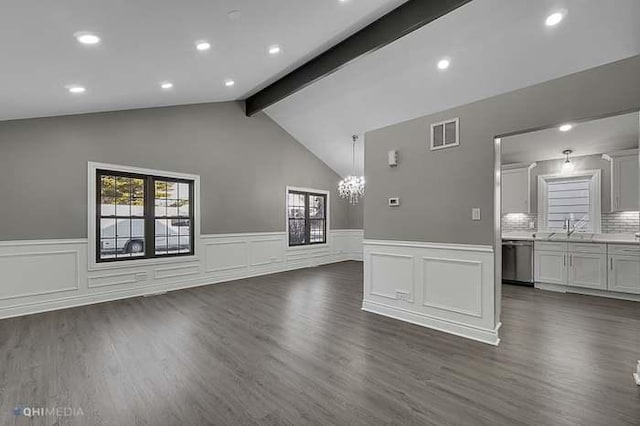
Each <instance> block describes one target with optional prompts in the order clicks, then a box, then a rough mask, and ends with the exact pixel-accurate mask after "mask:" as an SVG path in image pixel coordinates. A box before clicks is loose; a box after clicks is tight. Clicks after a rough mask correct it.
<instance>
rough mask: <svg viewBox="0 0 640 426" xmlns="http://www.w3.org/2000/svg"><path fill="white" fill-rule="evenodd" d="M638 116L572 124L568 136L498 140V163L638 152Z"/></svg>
mask: <svg viewBox="0 0 640 426" xmlns="http://www.w3.org/2000/svg"><path fill="white" fill-rule="evenodd" d="M639 131H640V115H639V114H638V113H637V112H635V113H632V114H625V115H618V116H615V117H609V118H603V119H600V120H593V121H587V122H584V123H573V128H572V129H571V130H570V131H568V132H561V131H560V130H558V129H557V128H552V129H545V130H540V131H537V132H531V133H524V134H521V135H516V136H509V137H506V138H502V163H503V164H511V163H533V162H536V161H543V160H554V159H560V158H564V155H563V154H562V151H564V150H565V149H570V150H572V151H573V154H572V156H584V155H594V154H605V153H609V152H615V151H621V150H624V149H631V148H638V142H639V141H640V139H639V138H640V135H639Z"/></svg>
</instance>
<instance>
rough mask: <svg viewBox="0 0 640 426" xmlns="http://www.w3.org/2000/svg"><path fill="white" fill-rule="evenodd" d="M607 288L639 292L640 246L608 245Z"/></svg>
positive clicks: (624, 291)
mask: <svg viewBox="0 0 640 426" xmlns="http://www.w3.org/2000/svg"><path fill="white" fill-rule="evenodd" d="M608 276H609V279H608V281H609V282H608V290H610V291H619V292H622V293H635V294H640V247H638V246H627V245H613V244H611V245H609V272H608Z"/></svg>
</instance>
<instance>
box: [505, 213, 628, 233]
mask: <svg viewBox="0 0 640 426" xmlns="http://www.w3.org/2000/svg"><path fill="white" fill-rule="evenodd" d="M531 222H533V224H534V227H533V229H531V228H530V226H529V224H530V223H531ZM601 228H602V233H603V234H627V233H636V232H638V231H640V214H638V212H617V213H602V224H601ZM537 229H538V215H537V214H536V213H531V214H524V213H514V214H505V215H502V232H513V231H531V232H533V231H535V230H537Z"/></svg>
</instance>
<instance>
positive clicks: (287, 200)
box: [284, 186, 331, 251]
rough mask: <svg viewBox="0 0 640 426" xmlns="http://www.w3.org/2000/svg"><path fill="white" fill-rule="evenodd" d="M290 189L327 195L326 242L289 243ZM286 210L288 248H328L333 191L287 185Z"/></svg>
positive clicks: (285, 194) (293, 249) (294, 249)
mask: <svg viewBox="0 0 640 426" xmlns="http://www.w3.org/2000/svg"><path fill="white" fill-rule="evenodd" d="M289 191H300V192H313V193H316V194H322V195H326V196H327V205H326V206H325V208H326V216H327V218H326V221H327V235H325V239H324V241H325V242H324V243H319V244H309V245H301V246H293V247H291V246H290V245H289ZM284 210H285V233H286V234H287V236H286V238H287V250H292V251H296V250H313V249H318V248H326V247H328V246H329V234H330V232H329V231H330V229H331V213H330V212H331V192H330V191H326V190H324V189H313V188H301V187H298V186H287V187H286V189H285V191H284Z"/></svg>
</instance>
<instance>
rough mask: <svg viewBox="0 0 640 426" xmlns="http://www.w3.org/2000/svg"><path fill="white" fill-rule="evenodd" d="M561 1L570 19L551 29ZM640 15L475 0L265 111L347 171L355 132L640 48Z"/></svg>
mask: <svg viewBox="0 0 640 426" xmlns="http://www.w3.org/2000/svg"><path fill="white" fill-rule="evenodd" d="M558 8H565V9H567V11H568V14H567V16H566V18H565V19H564V20H563V21H562V22H561V23H560V24H559V25H558V26H556V27H546V26H545V25H544V21H545V18H546V16H547V15H548V14H549V13H551V12H552V11H554V10H557V9H558ZM638 22H640V1H638V0H615V1H599V0H536V1H531V0H474V1H472V2H471V3H468V4H466V5H465V6H463V7H461V8H459V9H457V10H456V11H454V12H452V13H451V14H449V15H446V16H444V17H442V18H440V19H438V20H437V21H435V22H433V23H431V24H429V25H427V26H425V27H423V28H421V29H420V30H417V31H415V32H413V33H411V34H410V35H408V36H406V37H404V38H402V39H400V40H398V41H396V42H395V43H393V44H391V45H389V46H387V47H385V48H383V49H380V50H379V51H377V52H375V53H373V54H371V55H368V56H366V57H364V58H362V59H360V60H358V61H355V62H354V63H352V64H350V65H349V66H347V67H345V68H343V69H341V70H340V71H338V72H336V73H334V74H332V75H330V76H328V77H326V78H324V79H323V80H321V81H319V82H317V83H316V84H314V85H312V86H309V87H307V88H305V89H304V90H302V91H300V92H298V93H296V94H294V95H292V96H290V97H289V98H287V99H285V100H283V101H281V102H279V103H277V104H275V105H273V106H271V107H269V108H268V109H267V110H266V111H267V114H268V115H269V116H271V117H272V118H273V119H274V120H275V121H277V122H278V123H279V124H280V125H281V126H283V127H284V128H285V129H286V130H287V131H288V132H289V133H291V134H292V135H293V136H294V137H295V138H296V139H298V140H299V141H300V142H301V143H303V144H304V145H305V146H307V147H308V148H309V149H310V150H311V151H312V152H313V153H315V154H316V155H317V156H318V157H320V158H321V159H322V160H323V161H325V162H326V163H327V164H328V165H329V166H331V167H332V168H333V169H334V170H335V171H337V172H338V173H339V174H341V175H346V174H348V173H350V169H351V147H350V141H351V138H350V136H351V135H352V134H353V133H358V134H362V133H364V132H366V131H369V130H373V129H376V128H380V127H384V126H387V125H390V124H394V123H398V122H401V121H405V120H408V119H411V118H415V117H419V116H422V115H426V114H430V113H435V112H438V111H442V110H444V109H447V108H452V107H455V106H459V105H464V104H467V103H470V102H473V101H476V100H480V99H484V98H487V97H490V96H493V95H497V94H500V93H505V92H508V91H512V90H516V89H519V88H522V87H527V86H530V85H533V84H537V83H541V82H544V81H547V80H551V79H554V78H558V77H561V76H564V75H568V74H571V73H575V72H578V71H582V70H585V69H589V68H593V67H595V66H599V65H603V64H605V63H609V62H613V61H616V60H620V59H623V58H626V57H630V56H634V55H637V54H640V25H638ZM442 57H450V58H451V67H450V68H449V69H448V70H446V71H444V72H443V71H439V70H438V69H437V67H436V63H437V62H438V60H439V59H440V58H442ZM359 161H360V164H362V153H361V152H360V155H359Z"/></svg>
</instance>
